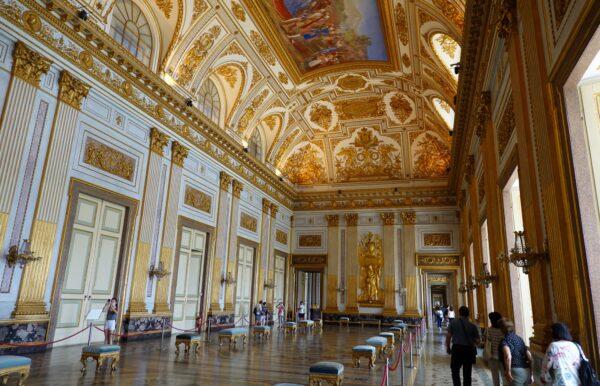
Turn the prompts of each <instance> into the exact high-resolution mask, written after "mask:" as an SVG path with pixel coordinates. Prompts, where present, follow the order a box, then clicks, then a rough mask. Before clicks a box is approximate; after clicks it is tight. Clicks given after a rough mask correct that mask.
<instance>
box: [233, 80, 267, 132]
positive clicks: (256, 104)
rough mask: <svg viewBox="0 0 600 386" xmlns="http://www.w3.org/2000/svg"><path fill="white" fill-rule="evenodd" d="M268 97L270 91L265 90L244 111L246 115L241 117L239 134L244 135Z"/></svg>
mask: <svg viewBox="0 0 600 386" xmlns="http://www.w3.org/2000/svg"><path fill="white" fill-rule="evenodd" d="M268 96H269V89H268V88H265V89H263V90H262V92H261V93H260V94H258V95H257V96H256V97H255V98H254V99H253V100H252V102H251V103H250V106H248V107H246V109H245V110H244V114H243V115H242V116H241V118H240V119H239V121H238V124H237V132H238V133H239V134H243V133H244V132H245V131H246V129H247V128H248V125H249V124H250V122H251V121H252V119H253V118H254V116H255V115H256V112H257V111H258V109H259V108H260V107H261V106H262V104H263V102H264V101H265V99H267V97H268Z"/></svg>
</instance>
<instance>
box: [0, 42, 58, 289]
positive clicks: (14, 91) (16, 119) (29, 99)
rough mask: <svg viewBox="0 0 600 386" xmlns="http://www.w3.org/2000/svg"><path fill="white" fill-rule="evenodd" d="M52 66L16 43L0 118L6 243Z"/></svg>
mask: <svg viewBox="0 0 600 386" xmlns="http://www.w3.org/2000/svg"><path fill="white" fill-rule="evenodd" d="M51 64H52V62H51V61H49V60H48V59H46V58H45V57H43V56H42V55H40V54H38V53H36V52H35V51H32V50H31V49H29V48H28V47H27V46H26V45H25V44H24V43H22V42H20V41H18V42H16V43H15V46H14V48H13V64H12V77H11V79H10V82H9V85H8V91H7V94H6V99H5V101H4V107H3V110H2V117H1V118H0V119H1V122H0V181H1V182H0V240H4V235H5V233H6V229H7V225H8V218H9V215H10V210H11V207H12V204H13V198H14V195H15V189H16V187H17V184H18V183H19V170H21V161H22V158H23V157H22V155H23V151H24V149H25V142H26V140H27V136H28V133H27V127H29V121H30V120H31V117H32V115H33V109H34V103H33V101H34V100H35V94H36V93H37V90H38V88H39V84H40V79H41V77H42V75H44V74H46V73H47V72H48V70H49V69H50V65H51ZM18 241H20V240H17V242H18ZM34 251H35V250H34ZM35 252H40V251H35ZM13 271H14V267H8V266H6V267H5V269H4V274H3V279H2V292H9V291H10V283H11V279H12V275H13Z"/></svg>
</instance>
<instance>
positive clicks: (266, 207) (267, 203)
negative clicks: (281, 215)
mask: <svg viewBox="0 0 600 386" xmlns="http://www.w3.org/2000/svg"><path fill="white" fill-rule="evenodd" d="M262 210H263V212H265V213H266V214H269V213H270V212H271V201H269V200H267V199H266V198H263V199H262Z"/></svg>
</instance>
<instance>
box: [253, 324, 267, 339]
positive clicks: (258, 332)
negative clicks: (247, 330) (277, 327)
mask: <svg viewBox="0 0 600 386" xmlns="http://www.w3.org/2000/svg"><path fill="white" fill-rule="evenodd" d="M252 335H253V336H255V337H257V338H258V339H263V338H264V339H269V337H270V336H271V327H270V326H254V327H252Z"/></svg>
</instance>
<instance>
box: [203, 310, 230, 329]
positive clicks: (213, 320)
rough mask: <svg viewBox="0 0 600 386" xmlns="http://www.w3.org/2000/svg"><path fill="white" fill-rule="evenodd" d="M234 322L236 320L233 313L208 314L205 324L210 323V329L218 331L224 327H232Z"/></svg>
mask: <svg viewBox="0 0 600 386" xmlns="http://www.w3.org/2000/svg"><path fill="white" fill-rule="evenodd" d="M235 322H237V320H236V319H235V314H233V313H219V314H209V315H208V320H207V325H210V330H211V331H219V330H222V329H224V328H231V327H234V326H235Z"/></svg>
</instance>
